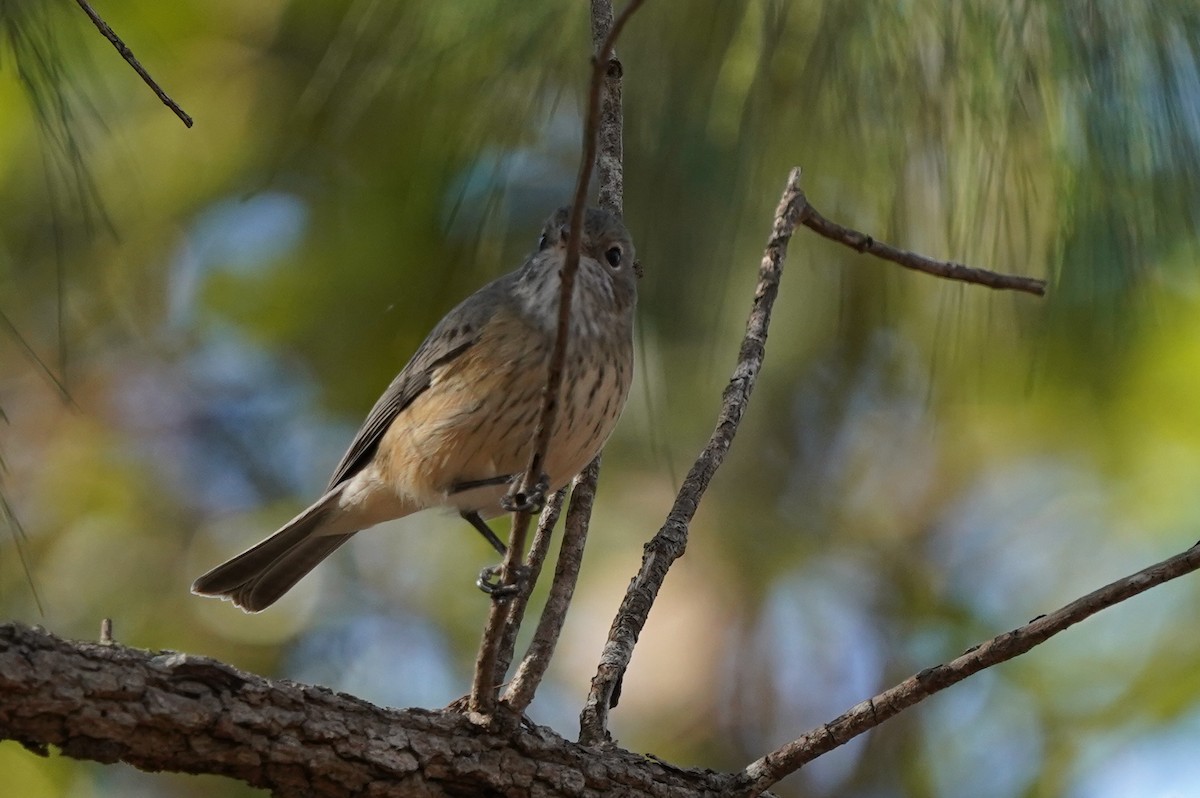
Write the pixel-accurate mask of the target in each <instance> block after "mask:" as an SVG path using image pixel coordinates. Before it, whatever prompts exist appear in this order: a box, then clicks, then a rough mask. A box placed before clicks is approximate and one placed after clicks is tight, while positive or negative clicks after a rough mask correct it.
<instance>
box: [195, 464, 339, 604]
mask: <svg viewBox="0 0 1200 798" xmlns="http://www.w3.org/2000/svg"><path fill="white" fill-rule="evenodd" d="M341 492H342V489H341V486H338V487H336V488H334V489H333V490H331V491H329V492H328V493H326V494H325V495H324V496H322V497H321V498H320V500H318V501H317V502H316V503H315V504H314V505H313V506H311V507H309V508H308V509H307V510H305V511H304V512H302V513H300V515H298V516H296V517H295V518H293V519H292V520H291V521H289V522H287V524H285V525H284V526H283V528H282V529H280V530H279V531H278V532H276V533H275V534H273V535H271V537H269V538H267V539H266V540H264V541H262V542H261V543H259V544H257V545H255V546H252V547H251V548H249V549H246V551H244V552H242V553H241V554H239V555H238V556H236V557H234V558H233V559H232V560H229V561H228V562H224V563H222V564H220V565H218V566H217V567H216V568H213V569H212V570H211V571H209V572H208V573H206V574H204V576H201V577H200V578H199V579H197V580H196V581H195V582H193V583H192V592H193V593H196V594H197V595H201V596H219V597H221V598H226V599H229V600H230V601H232V602H233V603H234V604H235V605H237V606H238V607H241V608H242V609H244V610H245V611H246V612H259V611H260V610H265V609H266V608H267V607H269V606H271V605H272V604H274V603H275V602H276V601H278V600H279V598H280V597H281V596H282V595H283V594H284V593H286V592H288V591H289V590H291V588H292V586H293V585H295V584H296V583H297V582H299V581H300V579H301V578H302V577H303V576H304V575H305V574H307V573H308V572H309V571H311V570H312V569H313V568H315V567H316V566H317V563H319V562H321V561H322V560H324V559H325V558H326V557H328V556H329V555H330V554H333V552H334V551H335V550H337V548H338V547H339V546H341V545H342V544H343V543H345V542H346V541H347V540H349V539H350V538H352V537H354V534H355V533H354V532H349V533H341V534H339V533H332V534H331V530H328V529H326V527H327V526H328V525H329V521H330V520H331V518H330V514H331V512H332V511H335V510H336V509H337V503H338V498H339V497H340V496H341Z"/></svg>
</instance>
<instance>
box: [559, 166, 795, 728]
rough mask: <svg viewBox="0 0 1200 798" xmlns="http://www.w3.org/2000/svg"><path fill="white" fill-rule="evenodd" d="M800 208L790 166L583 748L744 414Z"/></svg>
mask: <svg viewBox="0 0 1200 798" xmlns="http://www.w3.org/2000/svg"><path fill="white" fill-rule="evenodd" d="M804 207H805V204H804V193H803V192H802V191H801V190H800V170H799V169H793V170H792V171H791V173H790V174H789V175H788V180H787V186H786V187H785V188H784V191H783V196H782V197H781V198H780V200H779V207H778V209H777V210H776V211H775V223H774V226H773V227H772V230H771V237H770V239H769V240H768V242H767V248H766V252H765V253H764V254H763V258H762V263H761V264H760V266H759V270H758V285H757V286H756V287H755V289H754V303H753V305H752V306H751V309H750V318H749V319H748V320H747V322H746V335H745V337H744V338H743V339H742V347H741V350H740V351H739V352H738V360H737V366H736V367H735V368H734V370H733V376H732V377H731V378H730V380H729V384H728V385H727V386H726V387H725V393H724V395H723V396H722V398H721V412H720V414H719V415H718V417H717V426H716V429H714V430H713V433H712V436H711V437H710V438H709V440H708V444H707V445H706V446H705V447H704V450H703V451H702V452H701V453H700V456H699V457H698V458H697V459H696V462H695V464H694V465H693V466H692V469H691V471H689V472H688V475H687V477H685V478H684V480H683V487H681V488H680V490H679V494H678V496H676V498H675V504H674V505H673V506H672V507H671V512H670V513H669V514H668V515H667V520H666V522H665V523H664V524H663V526H662V528H661V529H659V530H658V533H657V534H655V536H654V537H653V538H651V540H650V542H648V543H647V544H646V546H645V551H644V553H643V555H642V566H641V569H640V570H639V571H638V573H637V575H636V576H635V577H634V578H633V581H632V582H631V583H630V585H629V589H628V590H627V591H626V593H625V598H624V599H623V600H622V601H621V606H620V608H619V609H618V610H617V616H616V618H615V619H614V620H613V625H612V628H611V629H610V630H609V633H608V642H607V643H605V645H604V650H603V652H602V653H601V655H600V666H599V668H598V669H597V671H596V675H595V676H594V677H593V678H592V688H591V691H590V692H589V693H588V697H587V703H586V704H585V705H584V708H583V712H582V713H581V714H580V719H579V725H580V729H579V741H580V742H582V743H584V744H586V745H596V744H599V743H602V742H604V741H605V740H607V739H608V710H609V708H610V707H611V706H614V705H615V701H614V698H615V696H616V695H617V685H618V684H619V683H620V680H621V679H622V678H623V676H624V673H625V668H626V667H628V665H629V660H630V658H631V657H632V656H633V647H634V646H635V645H636V644H637V639H638V636H639V635H640V634H641V631H642V627H644V626H645V625H646V618H647V617H648V616H649V614H650V607H651V606H652V605H653V604H654V599H655V598H656V597H657V596H658V591H659V589H660V588H661V587H662V583H663V580H664V579H665V578H666V576H667V570H668V569H669V568H670V567H671V564H672V563H674V562H675V560H677V559H678V558H679V557H680V556H682V555H683V551H684V549H685V548H686V547H687V535H688V525H689V524H690V523H691V520H692V516H693V515H695V514H696V508H697V507H698V506H699V504H700V499H701V497H702V496H703V495H704V492H705V491H706V490H707V489H708V484H709V482H710V481H711V480H712V478H713V475H714V474H715V473H716V472H717V469H718V468H720V467H721V463H722V462H723V461H724V460H725V454H726V453H727V452H728V451H729V446H730V445H731V444H732V443H733V438H734V436H735V435H736V434H737V430H738V425H739V424H740V423H741V420H742V415H743V414H744V413H745V412H746V406H747V405H748V404H749V402H750V393H751V391H753V390H754V382H755V380H756V379H757V378H758V373H759V371H760V370H761V369H762V363H763V357H764V355H765V353H766V344H767V329H768V327H769V326H770V323H771V308H772V306H773V305H774V304H775V296H776V294H778V293H779V279H780V277H781V276H782V274H783V261H784V258H785V256H786V255H787V245H788V241H789V240H790V239H791V237H792V233H793V232H794V231H795V229H796V225H797V224H799V223H800V222H801V221H802V219H803V212H804Z"/></svg>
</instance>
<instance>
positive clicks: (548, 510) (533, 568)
mask: <svg viewBox="0 0 1200 798" xmlns="http://www.w3.org/2000/svg"><path fill="white" fill-rule="evenodd" d="M566 498H567V489H566V488H563V489H562V490H560V491H558V492H557V493H555V494H554V495H553V496H551V497H550V498H549V500H547V501H546V506H545V507H543V508H542V514H541V516H540V517H539V518H538V525H537V531H535V532H534V533H533V542H532V543H530V544H529V558H528V561H527V567H528V568H529V571H528V574H527V576H526V579H527V580H528V584H529V589H528V590H522V591H521V592H519V593H517V595H515V596H513V598H512V601H511V602H509V605H508V618H507V619H506V620H505V626H504V634H503V636H502V637H501V638H500V648H499V649H498V650H497V651H496V671H495V676H494V679H495V683H496V684H502V683H503V682H504V674H506V673H508V666H509V665H511V664H512V658H513V651H514V650H515V649H516V647H517V632H519V631H520V630H521V622H522V621H523V620H524V619H525V610H526V608H527V607H528V606H529V597H530V596H531V595H532V593H533V586H534V585H536V584H537V580H538V577H539V576H541V573H542V566H543V565H544V564H545V562H546V555H547V554H549V553H550V541H551V540H552V539H553V537H554V525H555V524H557V523H558V516H559V514H561V513H562V506H563V502H564V501H565V500H566Z"/></svg>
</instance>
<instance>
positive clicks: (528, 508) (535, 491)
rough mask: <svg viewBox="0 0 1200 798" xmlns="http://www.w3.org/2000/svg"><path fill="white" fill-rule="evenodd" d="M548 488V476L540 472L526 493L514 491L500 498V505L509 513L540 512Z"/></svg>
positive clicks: (543, 505)
mask: <svg viewBox="0 0 1200 798" xmlns="http://www.w3.org/2000/svg"><path fill="white" fill-rule="evenodd" d="M548 490H550V477H549V475H547V474H542V475H541V477H539V478H538V481H537V484H536V485H534V486H533V487H532V488H531V489H530V490H529V492H528V493H526V492H524V491H515V492H513V493H509V494H507V495H505V496H502V497H501V498H500V506H501V507H502V508H504V509H505V510H507V511H508V512H510V513H540V512H541V511H542V508H543V507H545V506H546V491H548Z"/></svg>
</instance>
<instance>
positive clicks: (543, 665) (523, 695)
mask: <svg viewBox="0 0 1200 798" xmlns="http://www.w3.org/2000/svg"><path fill="white" fill-rule="evenodd" d="M599 477H600V457H599V456H597V457H596V459H594V460H592V462H591V465H589V466H588V467H587V468H586V469H584V470H583V472H582V473H580V475H579V478H578V479H576V480H575V487H574V488H572V490H571V506H570V507H569V508H568V509H567V522H566V527H565V529H564V531H563V540H562V547H561V548H560V549H559V552H558V562H557V563H556V564H555V568H554V581H553V582H551V583H550V594H549V595H548V596H547V597H546V606H545V607H543V608H542V617H541V619H540V620H539V621H538V625H537V629H536V630H535V631H534V633H533V641H532V642H530V644H529V650H528V651H527V652H525V656H524V657H522V658H521V663H520V664H519V665H518V666H517V672H516V674H514V675H513V679H512V682H511V683H510V684H509V685H508V689H507V690H505V691H504V697H503V699H502V701H503V703H504V705H505V706H507V707H508V708H509V709H510V710H512V711H513V712H514V713H517V714H519V713H522V712H524V711H525V709H526V708H527V707H528V706H529V704H530V703H531V702H532V701H533V696H534V693H536V692H537V688H538V685H540V684H541V682H542V678H543V677H544V676H545V675H546V669H547V668H548V667H549V666H550V658H551V657H553V656H554V649H555V647H556V646H557V645H558V637H559V635H560V634H561V633H562V628H563V623H564V622H565V621H566V619H567V609H568V608H569V607H570V605H571V599H572V598H573V597H574V595H575V584H576V582H577V581H578V577H579V569H580V566H581V565H582V564H583V547H584V543H586V542H587V530H588V520H589V519H590V518H591V515H592V505H593V504H594V503H595V500H596V482H597V480H598V479H599Z"/></svg>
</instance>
